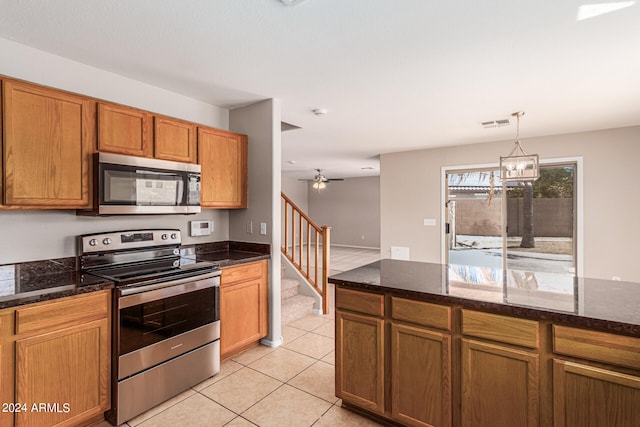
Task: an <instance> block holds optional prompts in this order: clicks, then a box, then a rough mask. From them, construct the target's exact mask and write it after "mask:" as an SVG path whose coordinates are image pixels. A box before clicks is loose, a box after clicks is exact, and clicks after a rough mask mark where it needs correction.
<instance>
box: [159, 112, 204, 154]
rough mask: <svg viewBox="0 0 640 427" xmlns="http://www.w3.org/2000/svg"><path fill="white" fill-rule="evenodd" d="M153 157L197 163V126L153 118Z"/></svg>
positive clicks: (162, 118)
mask: <svg viewBox="0 0 640 427" xmlns="http://www.w3.org/2000/svg"><path fill="white" fill-rule="evenodd" d="M153 124H154V127H153V156H154V157H155V158H156V159H162V160H174V161H177V162H187V163H196V160H197V152H196V125H194V124H193V123H188V122H183V121H180V120H175V119H170V118H167V117H158V116H155V117H154V118H153Z"/></svg>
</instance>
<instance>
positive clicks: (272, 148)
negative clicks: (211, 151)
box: [229, 99, 282, 346]
mask: <svg viewBox="0 0 640 427" xmlns="http://www.w3.org/2000/svg"><path fill="white" fill-rule="evenodd" d="M280 116H281V106H280V101H279V100H277V99H270V100H266V101H262V102H258V103H256V104H252V105H248V106H246V107H242V108H238V109H235V110H232V111H231V112H230V113H229V128H230V129H231V130H232V131H234V132H239V133H244V134H246V135H247V136H248V139H249V158H248V169H249V182H248V201H247V209H238V210H231V211H230V212H229V238H230V239H231V240H239V241H246V242H257V243H269V244H270V245H271V260H270V262H269V335H268V336H267V337H266V338H265V339H264V340H263V343H264V344H266V345H269V346H277V345H280V344H281V343H282V333H281V327H280V187H281V183H280V161H281V160H280V150H281V136H280ZM247 222H251V223H252V224H253V226H252V232H251V233H248V232H247ZM260 223H266V225H267V233H266V234H265V235H262V234H260Z"/></svg>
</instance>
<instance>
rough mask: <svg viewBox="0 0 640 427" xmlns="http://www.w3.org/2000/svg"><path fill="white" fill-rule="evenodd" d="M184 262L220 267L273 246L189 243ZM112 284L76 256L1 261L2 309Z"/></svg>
mask: <svg viewBox="0 0 640 427" xmlns="http://www.w3.org/2000/svg"><path fill="white" fill-rule="evenodd" d="M181 256H182V262H183V264H189V263H193V262H196V261H210V262H214V263H216V264H219V265H220V266H221V267H226V266H229V265H236V264H243V263H247V262H253V261H259V260H263V259H269V258H271V246H270V245H268V244H259V243H244V242H234V241H224V242H214V243H204V244H197V245H187V246H184V247H183V248H182V251H181ZM111 288H113V283H112V282H110V281H108V280H106V279H102V278H100V277H95V276H92V275H90V274H82V273H80V272H78V268H77V258H75V257H71V258H59V259H51V260H43V261H33V262H23V263H16V264H5V265H0V309H4V308H11V307H17V306H20V305H24V304H31V303H35V302H41V301H51V300H54V299H57V298H63V297H68V296H72V295H78V294H82V293H86V292H95V291H99V290H102V289H111Z"/></svg>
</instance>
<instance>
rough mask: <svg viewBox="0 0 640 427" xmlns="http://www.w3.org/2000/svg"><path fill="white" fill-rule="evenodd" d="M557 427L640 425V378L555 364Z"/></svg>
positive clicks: (583, 366)
mask: <svg viewBox="0 0 640 427" xmlns="http://www.w3.org/2000/svg"><path fill="white" fill-rule="evenodd" d="M553 408H554V425H555V426H556V427H610V426H616V427H635V426H639V425H640V377H636V376H632V375H625V374H621V373H618V372H614V371H610V370H606V369H600V368H594V367H592V366H587V365H582V364H578V363H572V362H567V361H564V360H554V361H553Z"/></svg>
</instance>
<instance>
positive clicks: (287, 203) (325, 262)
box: [280, 192, 331, 314]
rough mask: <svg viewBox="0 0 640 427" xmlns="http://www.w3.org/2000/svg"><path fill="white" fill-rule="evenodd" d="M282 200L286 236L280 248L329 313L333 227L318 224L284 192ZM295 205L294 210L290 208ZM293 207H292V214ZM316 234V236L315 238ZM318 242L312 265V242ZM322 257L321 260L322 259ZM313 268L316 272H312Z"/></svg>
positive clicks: (323, 309) (325, 311)
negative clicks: (304, 239)
mask: <svg viewBox="0 0 640 427" xmlns="http://www.w3.org/2000/svg"><path fill="white" fill-rule="evenodd" d="M280 196H281V198H282V200H283V201H284V209H283V211H284V239H283V246H281V247H280V251H281V252H282V253H283V254H284V256H285V257H287V259H288V260H289V261H290V262H291V264H293V266H294V267H295V268H296V270H297V271H298V272H299V273H300V274H301V275H302V276H303V277H304V278H305V279H306V280H307V281H308V282H309V284H311V286H312V287H313V288H314V289H315V290H316V291H317V292H318V293H319V294H320V296H321V298H322V312H323V313H324V314H327V313H328V312H329V291H328V289H329V285H328V279H329V268H330V263H329V256H330V251H329V248H330V244H331V240H330V239H331V237H330V234H331V227H328V226H326V225H323V226H318V225H317V224H316V223H315V222H313V221H312V220H311V218H309V216H308V215H307V214H305V213H304V212H303V211H302V209H300V208H299V207H298V205H296V204H295V203H294V202H293V201H292V200H291V199H290V198H289V197H287V195H286V194H284V193H282V192H281V193H280ZM289 207H291V209H289ZM289 210H291V216H289ZM296 214H297V215H298V221H297V231H298V241H297V242H296ZM305 231H306V237H307V244H306V249H305V250H304V258H303V246H304V244H303V243H304V242H303V238H304V235H305ZM312 237H313V238H312ZM320 240H322V251H321V253H320V250H319V249H320V248H319V245H320ZM289 242H291V250H290V251H289ZM312 242H313V243H314V249H315V250H314V254H315V256H314V258H313V261H314V263H313V268H312V266H311V260H312V258H311V243H312ZM296 243H297V244H298V253H297V257H296V250H295V249H296ZM320 256H321V259H318V258H319V257H320ZM303 259H306V268H305V267H304V266H303V262H302V260H303ZM319 263H320V266H321V269H322V276H321V278H320V281H319V280H318V270H319V269H320V266H319V265H318V264H319ZM311 270H313V271H311Z"/></svg>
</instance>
